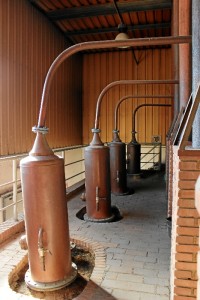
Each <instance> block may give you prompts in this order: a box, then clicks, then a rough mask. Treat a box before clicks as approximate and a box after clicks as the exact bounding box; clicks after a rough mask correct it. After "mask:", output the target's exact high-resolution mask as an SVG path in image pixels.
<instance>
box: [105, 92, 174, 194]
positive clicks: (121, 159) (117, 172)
mask: <svg viewBox="0 0 200 300" xmlns="http://www.w3.org/2000/svg"><path fill="white" fill-rule="evenodd" d="M139 98H172V97H171V96H166V95H139V96H138V95H127V96H124V97H122V98H121V99H120V100H119V101H118V102H117V104H116V106H115V115H114V123H115V125H114V130H113V140H112V142H110V143H109V144H108V146H109V148H110V176H111V192H112V193H113V194H115V195H125V194H127V193H128V188H127V176H126V175H127V174H126V144H125V143H123V142H122V141H121V139H120V137H119V129H118V113H119V107H120V105H121V104H122V102H124V101H125V100H130V99H139ZM136 143H137V141H136ZM137 144H138V143H137ZM138 145H139V149H138V152H139V153H140V144H138ZM139 163H140V162H139Z"/></svg>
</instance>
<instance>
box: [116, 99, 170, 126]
mask: <svg viewBox="0 0 200 300" xmlns="http://www.w3.org/2000/svg"><path fill="white" fill-rule="evenodd" d="M134 98H135V99H139V98H165V99H166V98H174V96H170V95H169V96H166V95H144V96H142V95H140V96H137V95H127V96H124V97H122V98H120V100H119V101H118V102H117V105H116V106H115V125H114V130H115V131H117V130H118V110H119V106H120V104H121V103H122V102H123V101H124V100H126V99H134Z"/></svg>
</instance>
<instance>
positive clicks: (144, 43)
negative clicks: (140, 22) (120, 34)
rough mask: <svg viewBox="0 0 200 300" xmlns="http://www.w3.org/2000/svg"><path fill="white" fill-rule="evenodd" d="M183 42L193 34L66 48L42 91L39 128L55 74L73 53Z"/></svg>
mask: <svg viewBox="0 0 200 300" xmlns="http://www.w3.org/2000/svg"><path fill="white" fill-rule="evenodd" d="M182 43H191V36H176V37H172V36H169V37H153V38H140V39H128V40H124V41H113V40H109V41H92V42H86V43H80V44H76V45H74V46H71V47H69V48H67V49H66V50H64V51H63V52H61V53H60V55H58V56H57V58H56V59H55V60H54V61H53V63H52V64H51V66H50V68H49V70H48V73H47V75H46V78H45V82H44V86H43V91H42V98H41V105H40V112H39V118H38V126H37V128H43V127H45V120H46V111H47V104H48V96H49V91H50V85H51V81H52V79H53V75H54V73H55V72H56V70H57V69H58V67H59V66H60V65H61V63H62V62H63V61H64V60H65V59H67V58H68V57H69V56H71V55H72V54H75V53H77V52H80V51H83V50H91V49H103V48H118V47H123V46H127V47H128V46H129V47H130V46H132V47H134V46H149V45H154V46H155V45H171V44H182ZM37 128H35V129H37Z"/></svg>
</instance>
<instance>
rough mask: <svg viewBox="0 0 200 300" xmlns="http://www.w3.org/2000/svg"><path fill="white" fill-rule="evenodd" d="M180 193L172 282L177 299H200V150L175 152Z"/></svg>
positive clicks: (175, 200)
mask: <svg viewBox="0 0 200 300" xmlns="http://www.w3.org/2000/svg"><path fill="white" fill-rule="evenodd" d="M175 156H176V157H175V158H174V161H175V162H176V165H175V167H176V176H174V179H175V181H176V183H175V188H176V192H175V193H176V194H175V195H174V198H173V215H172V222H173V224H172V228H173V232H172V235H173V237H172V266H171V275H172V279H171V280H173V282H172V283H171V287H172V295H171V299H173V300H194V299H197V254H198V249H199V246H198V244H199V226H198V221H199V215H198V212H197V209H196V207H195V183H196V180H197V178H198V176H199V175H200V151H198V150H183V151H180V150H179V151H178V152H176V153H175Z"/></svg>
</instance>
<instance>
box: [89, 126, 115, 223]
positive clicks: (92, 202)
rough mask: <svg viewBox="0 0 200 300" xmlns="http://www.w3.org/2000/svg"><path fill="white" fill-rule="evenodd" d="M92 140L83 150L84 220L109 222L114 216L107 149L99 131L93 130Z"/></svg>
mask: <svg viewBox="0 0 200 300" xmlns="http://www.w3.org/2000/svg"><path fill="white" fill-rule="evenodd" d="M92 131H93V133H94V136H93V140H92V142H91V143H90V146H88V147H86V148H85V188H86V193H85V197H86V215H85V217H84V218H85V220H87V221H93V222H110V221H112V220H113V218H114V215H113V214H112V209H111V193H110V192H111V191H110V168H109V166H110V157H109V148H108V147H107V146H104V144H103V143H102V141H101V140H100V137H99V132H100V130H99V129H93V130H92Z"/></svg>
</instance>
